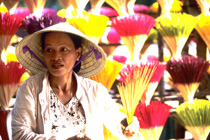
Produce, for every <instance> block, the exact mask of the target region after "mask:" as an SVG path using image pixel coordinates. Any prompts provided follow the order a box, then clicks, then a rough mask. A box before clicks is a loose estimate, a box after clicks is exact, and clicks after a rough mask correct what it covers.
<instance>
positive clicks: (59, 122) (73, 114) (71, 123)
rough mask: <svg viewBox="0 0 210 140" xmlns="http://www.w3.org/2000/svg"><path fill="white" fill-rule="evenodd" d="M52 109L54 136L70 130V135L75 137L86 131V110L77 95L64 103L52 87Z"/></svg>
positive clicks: (52, 130) (52, 132)
mask: <svg viewBox="0 0 210 140" xmlns="http://www.w3.org/2000/svg"><path fill="white" fill-rule="evenodd" d="M50 111H51V114H52V118H51V121H52V122H51V123H52V128H51V134H52V136H56V135H57V134H59V133H60V132H65V130H68V134H69V136H71V137H73V136H76V135H78V134H79V133H81V132H83V131H84V128H85V123H86V121H85V112H84V109H83V107H82V104H81V103H80V102H79V101H78V99H77V98H76V97H73V98H72V99H71V100H70V101H69V102H68V103H67V104H65V105H64V104H63V103H62V102H61V101H60V99H59V97H57V95H56V94H55V93H54V92H53V90H52V89H51V88H50Z"/></svg>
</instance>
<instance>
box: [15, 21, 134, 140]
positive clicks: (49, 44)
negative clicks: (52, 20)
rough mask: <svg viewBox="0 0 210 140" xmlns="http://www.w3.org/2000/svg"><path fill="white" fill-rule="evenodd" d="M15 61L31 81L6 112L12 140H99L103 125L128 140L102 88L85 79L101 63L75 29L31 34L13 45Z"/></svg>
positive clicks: (99, 55) (96, 52)
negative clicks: (82, 137)
mask: <svg viewBox="0 0 210 140" xmlns="http://www.w3.org/2000/svg"><path fill="white" fill-rule="evenodd" d="M16 56H17V59H18V61H19V62H20V63H21V64H22V65H23V66H24V67H25V68H27V69H28V70H30V71H31V72H32V73H34V74H36V75H35V76H31V77H30V78H29V79H27V80H26V81H25V82H24V83H23V84H22V85H21V86H20V88H19V89H18V92H17V98H16V103H15V106H14V108H13V111H12V137H13V139H14V140H20V139H24V140H25V139H33V140H34V139H58V140H60V139H61V140H62V139H71V138H72V139H74V138H75V137H76V136H77V135H81V134H82V135H83V134H85V138H89V139H91V140H103V124H104V125H105V126H106V127H107V128H108V129H109V130H110V132H111V133H112V134H113V135H114V136H117V137H118V138H119V139H120V140H121V139H124V138H125V137H130V136H132V135H133V133H132V132H131V131H130V130H129V129H128V130H127V131H125V132H126V133H124V135H123V134H122V131H121V124H120V123H121V121H122V120H124V119H125V115H124V114H123V113H121V112H120V111H119V109H118V108H117V106H116V104H115V103H114V102H113V101H112V99H111V98H110V96H109V95H108V91H107V90H106V88H105V87H104V86H103V85H101V84H99V83H97V82H95V81H92V80H90V79H87V78H85V77H90V76H92V75H95V74H97V73H99V72H100V71H101V70H102V69H103V68H104V65H105V62H106V57H105V54H104V52H103V50H102V49H101V48H100V47H99V46H97V45H96V44H94V43H93V42H91V41H90V40H89V39H88V38H87V37H86V36H85V35H83V34H82V33H81V32H79V31H78V30H77V29H75V28H74V27H72V26H71V25H69V24H68V23H59V24H56V25H53V26H50V27H48V28H45V29H43V30H40V31H38V32H35V33H33V34H31V35H29V36H27V37H26V38H24V39H23V40H22V41H21V42H20V43H19V44H18V45H17V48H16ZM134 122H135V121H134ZM136 124H137V125H138V123H136ZM130 126H132V125H130ZM134 126H135V125H134ZM127 128H129V127H127ZM133 128H135V127H133ZM73 137H74V138H73Z"/></svg>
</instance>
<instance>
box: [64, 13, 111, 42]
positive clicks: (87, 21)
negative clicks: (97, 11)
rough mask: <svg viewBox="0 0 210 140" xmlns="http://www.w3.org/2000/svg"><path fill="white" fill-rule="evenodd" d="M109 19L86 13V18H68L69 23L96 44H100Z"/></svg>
mask: <svg viewBox="0 0 210 140" xmlns="http://www.w3.org/2000/svg"><path fill="white" fill-rule="evenodd" d="M108 21H109V18H108V17H107V16H104V15H99V16H98V15H94V14H92V13H87V12H84V16H83V17H81V16H74V17H72V18H67V22H69V24H71V25H72V26H74V27H75V28H77V29H78V30H80V31H81V32H82V33H84V34H85V35H87V36H88V37H89V38H90V39H91V40H92V41H93V42H95V43H96V44H98V43H99V41H100V39H101V37H102V35H103V33H104V31H105V29H106V27H107V22H108Z"/></svg>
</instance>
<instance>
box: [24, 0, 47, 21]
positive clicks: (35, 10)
mask: <svg viewBox="0 0 210 140" xmlns="http://www.w3.org/2000/svg"><path fill="white" fill-rule="evenodd" d="M24 1H25V3H26V5H27V7H28V8H29V10H30V12H31V14H35V15H36V16H38V17H39V16H41V14H42V11H43V9H44V6H45V3H46V1H47V0H24Z"/></svg>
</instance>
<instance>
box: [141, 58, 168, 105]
mask: <svg viewBox="0 0 210 140" xmlns="http://www.w3.org/2000/svg"><path fill="white" fill-rule="evenodd" d="M153 63H154V64H153V65H156V67H157V68H156V70H155V72H154V74H153V75H152V78H151V79H150V81H149V85H148V86H147V90H146V91H145V92H144V93H143V95H142V97H141V102H142V103H146V105H148V104H149V103H150V101H151V98H152V96H153V94H154V92H155V90H156V88H157V86H158V84H159V81H160V79H161V77H162V76H163V74H164V71H165V69H166V64H165V63H161V62H158V61H156V62H153Z"/></svg>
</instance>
